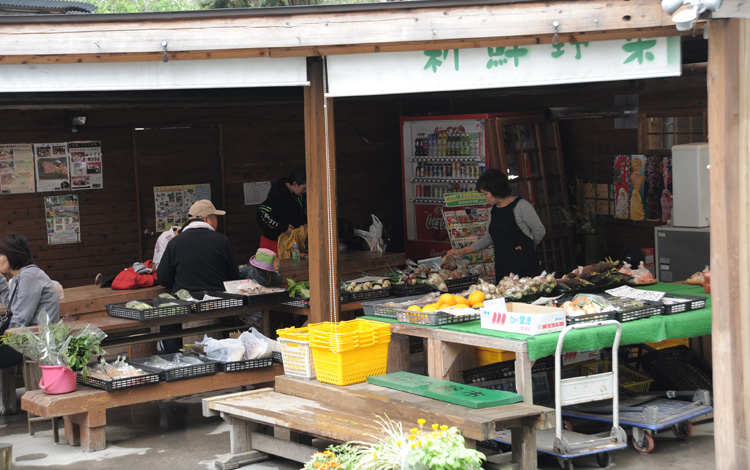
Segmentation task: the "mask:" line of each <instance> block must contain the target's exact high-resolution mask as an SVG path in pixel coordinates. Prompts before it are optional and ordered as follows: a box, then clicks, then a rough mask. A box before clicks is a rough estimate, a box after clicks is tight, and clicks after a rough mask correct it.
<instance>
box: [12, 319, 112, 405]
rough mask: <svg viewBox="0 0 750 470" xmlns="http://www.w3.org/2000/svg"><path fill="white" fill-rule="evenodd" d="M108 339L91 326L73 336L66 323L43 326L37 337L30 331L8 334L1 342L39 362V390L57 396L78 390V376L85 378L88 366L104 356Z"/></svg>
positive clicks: (36, 334)
mask: <svg viewBox="0 0 750 470" xmlns="http://www.w3.org/2000/svg"><path fill="white" fill-rule="evenodd" d="M106 336H107V335H106V334H105V333H104V332H103V331H101V330H100V329H99V328H96V327H95V326H91V325H86V326H85V327H84V328H82V329H81V330H79V331H76V332H73V331H72V329H71V327H70V326H68V325H66V324H64V323H51V324H47V323H45V322H42V324H40V325H39V327H38V332H37V333H34V332H33V331H32V330H30V329H29V328H23V329H20V330H17V331H8V332H6V333H5V335H4V336H3V337H2V339H1V341H2V344H7V345H8V346H10V347H12V348H13V349H15V350H17V351H18V352H20V353H21V354H23V355H24V356H26V357H28V358H30V359H32V360H34V361H36V362H37V363H38V364H39V366H40V367H41V368H42V383H40V386H41V387H42V388H43V389H44V390H45V392H47V393H51V394H56V393H67V392H72V391H73V390H75V383H76V373H77V372H80V373H81V375H82V376H83V377H84V378H85V377H86V372H87V371H86V365H87V364H88V363H89V360H90V359H91V356H92V354H93V355H95V356H99V355H101V354H103V352H104V351H103V350H102V347H101V342H102V340H103V339H104V338H105V337H106Z"/></svg>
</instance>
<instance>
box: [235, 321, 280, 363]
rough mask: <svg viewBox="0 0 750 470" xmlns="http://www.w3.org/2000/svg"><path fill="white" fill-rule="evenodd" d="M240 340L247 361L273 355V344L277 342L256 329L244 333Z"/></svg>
mask: <svg viewBox="0 0 750 470" xmlns="http://www.w3.org/2000/svg"><path fill="white" fill-rule="evenodd" d="M239 340H240V341H241V342H242V344H243V345H244V347H245V359H260V358H264V357H271V356H272V355H273V354H272V353H273V351H274V347H273V343H275V342H276V341H274V340H272V339H269V338H266V337H265V336H263V334H262V333H260V332H259V331H258V330H256V329H255V328H250V329H249V330H248V331H243V332H242V334H241V335H240V338H239Z"/></svg>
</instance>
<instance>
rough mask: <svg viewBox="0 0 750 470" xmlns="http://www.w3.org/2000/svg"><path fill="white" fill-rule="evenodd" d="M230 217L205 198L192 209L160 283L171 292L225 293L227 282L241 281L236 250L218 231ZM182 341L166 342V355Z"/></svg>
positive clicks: (165, 261) (167, 254)
mask: <svg viewBox="0 0 750 470" xmlns="http://www.w3.org/2000/svg"><path fill="white" fill-rule="evenodd" d="M224 214H226V212H225V211H220V210H218V209H216V207H214V205H213V204H212V203H211V201H209V200H207V199H202V200H200V201H196V202H195V204H193V205H192V206H191V207H190V212H189V213H188V219H189V221H188V224H187V225H185V226H184V227H183V228H182V231H181V232H180V236H179V237H175V238H173V239H172V240H170V241H169V243H168V244H167V248H166V249H165V250H164V255H163V256H162V258H161V262H160V263H159V267H158V268H157V270H156V276H157V280H158V282H159V284H161V285H162V286H164V287H166V288H168V289H169V290H170V292H177V291H178V290H180V289H186V290H188V291H190V292H197V291H223V290H224V281H231V280H235V279H239V278H240V273H239V269H238V268H237V262H236V261H235V259H234V251H233V250H232V244H231V243H230V242H229V239H228V238H227V237H226V236H224V235H222V234H221V233H219V232H217V231H216V229H217V228H218V227H219V219H218V217H217V216H219V215H224ZM166 326H167V327H168V328H165V327H162V329H163V330H174V329H179V327H180V325H179V324H177V325H166ZM181 343H182V340H180V339H175V340H164V341H163V344H164V352H165V353H171V352H177V351H178V350H179V348H180V347H181Z"/></svg>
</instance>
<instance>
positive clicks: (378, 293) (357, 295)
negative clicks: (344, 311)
mask: <svg viewBox="0 0 750 470" xmlns="http://www.w3.org/2000/svg"><path fill="white" fill-rule="evenodd" d="M347 294H349V302H361V301H363V300H373V299H384V298H386V297H390V296H391V288H390V287H383V288H381V289H370V290H362V291H359V292H347Z"/></svg>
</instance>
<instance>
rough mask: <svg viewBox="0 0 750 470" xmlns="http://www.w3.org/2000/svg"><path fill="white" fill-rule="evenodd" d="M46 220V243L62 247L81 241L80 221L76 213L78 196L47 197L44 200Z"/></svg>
mask: <svg viewBox="0 0 750 470" xmlns="http://www.w3.org/2000/svg"><path fill="white" fill-rule="evenodd" d="M44 212H45V214H46V218H47V243H48V244H49V245H64V244H67V243H79V242H80V241H81V220H80V218H79V213H78V196H77V195H76V194H68V195H65V196H49V197H45V198H44Z"/></svg>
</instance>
